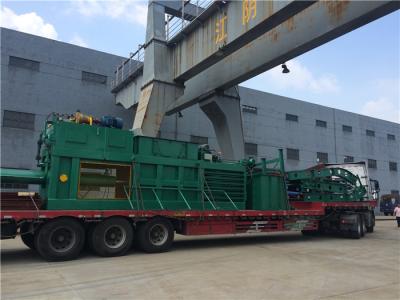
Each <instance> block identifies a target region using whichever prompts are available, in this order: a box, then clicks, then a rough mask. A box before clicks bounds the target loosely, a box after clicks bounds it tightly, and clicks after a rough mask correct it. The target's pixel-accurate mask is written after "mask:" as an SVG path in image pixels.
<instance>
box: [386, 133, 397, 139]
mask: <svg viewBox="0 0 400 300" xmlns="http://www.w3.org/2000/svg"><path fill="white" fill-rule="evenodd" d="M387 139H388V140H389V141H395V140H396V136H395V135H394V134H390V133H388V135H387Z"/></svg>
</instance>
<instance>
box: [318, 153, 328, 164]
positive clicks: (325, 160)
mask: <svg viewBox="0 0 400 300" xmlns="http://www.w3.org/2000/svg"><path fill="white" fill-rule="evenodd" d="M317 161H318V162H319V163H324V164H326V163H328V153H325V152H317Z"/></svg>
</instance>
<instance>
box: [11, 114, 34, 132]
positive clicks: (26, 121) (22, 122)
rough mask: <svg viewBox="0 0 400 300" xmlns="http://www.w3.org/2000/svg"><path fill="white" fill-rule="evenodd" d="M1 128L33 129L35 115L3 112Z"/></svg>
mask: <svg viewBox="0 0 400 300" xmlns="http://www.w3.org/2000/svg"><path fill="white" fill-rule="evenodd" d="M3 127H11V128H20V129H29V130H34V129H35V115H34V114H30V113H25V112H20V111H11V110H5V111H4V112H3Z"/></svg>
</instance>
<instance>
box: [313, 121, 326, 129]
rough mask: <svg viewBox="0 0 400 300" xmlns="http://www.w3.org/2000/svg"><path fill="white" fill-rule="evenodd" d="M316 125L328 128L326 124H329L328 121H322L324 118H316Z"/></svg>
mask: <svg viewBox="0 0 400 300" xmlns="http://www.w3.org/2000/svg"><path fill="white" fill-rule="evenodd" d="M315 126H317V127H323V128H326V126H327V123H326V121H322V120H315Z"/></svg>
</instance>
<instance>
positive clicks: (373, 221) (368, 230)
mask: <svg viewBox="0 0 400 300" xmlns="http://www.w3.org/2000/svg"><path fill="white" fill-rule="evenodd" d="M371 215H372V217H371V218H372V225H371V226H367V232H368V233H372V232H374V227H375V214H374V213H373V212H371Z"/></svg>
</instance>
